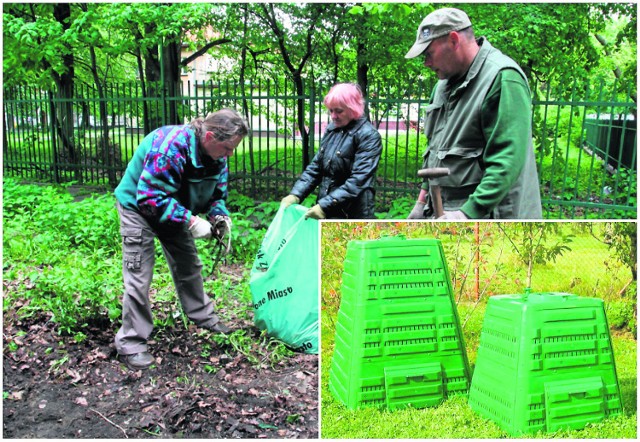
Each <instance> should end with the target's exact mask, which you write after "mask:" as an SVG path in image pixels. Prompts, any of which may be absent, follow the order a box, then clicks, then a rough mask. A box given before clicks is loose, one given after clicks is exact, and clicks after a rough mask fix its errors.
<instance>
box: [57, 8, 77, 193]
mask: <svg viewBox="0 0 640 442" xmlns="http://www.w3.org/2000/svg"><path fill="white" fill-rule="evenodd" d="M53 16H54V18H55V19H56V21H57V22H58V23H60V24H61V25H62V28H63V29H64V30H65V31H67V30H68V29H69V23H70V19H71V5H70V4H69V3H56V4H55V5H54V7H53ZM62 60H63V63H64V66H65V71H64V72H63V73H61V74H54V81H55V83H56V86H57V98H58V99H59V102H58V103H57V104H56V114H55V117H56V120H57V121H56V124H55V126H54V127H55V128H56V131H57V136H58V141H59V144H60V146H62V151H61V152H60V154H61V158H59V159H58V158H57V159H56V161H58V160H63V162H65V163H67V164H68V165H69V166H70V167H71V168H72V169H73V170H74V179H75V180H77V181H82V174H81V170H80V155H79V154H78V150H77V147H76V145H75V140H74V134H73V129H74V124H73V85H74V80H75V73H74V56H73V52H72V51H70V52H69V53H68V54H64V55H62Z"/></svg>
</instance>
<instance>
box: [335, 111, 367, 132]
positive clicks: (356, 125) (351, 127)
mask: <svg viewBox="0 0 640 442" xmlns="http://www.w3.org/2000/svg"><path fill="white" fill-rule="evenodd" d="M366 122H367V117H366V116H364V115H363V116H361V117H360V118H358V119H357V120H351V121H350V122H349V123H348V124H347V125H346V126H342V127H336V125H335V124H334V122H333V121H332V122H331V123H329V125H328V126H327V132H334V131H335V132H338V131H341V132H355V131H357V130H358V129H360V127H361V126H362V125H363V124H364V123H366Z"/></svg>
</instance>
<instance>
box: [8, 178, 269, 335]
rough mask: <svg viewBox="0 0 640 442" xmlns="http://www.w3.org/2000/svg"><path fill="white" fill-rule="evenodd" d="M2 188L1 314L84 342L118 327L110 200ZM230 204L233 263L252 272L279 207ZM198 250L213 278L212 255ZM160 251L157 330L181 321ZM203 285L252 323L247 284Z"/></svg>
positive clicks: (47, 189) (52, 189)
mask: <svg viewBox="0 0 640 442" xmlns="http://www.w3.org/2000/svg"><path fill="white" fill-rule="evenodd" d="M3 187H4V188H3V191H4V195H3V197H4V198H3V199H4V217H3V233H4V234H3V254H4V256H3V257H4V263H3V264H4V267H3V272H4V280H5V281H6V282H7V284H8V286H7V287H8V288H7V289H6V290H5V298H4V300H5V302H4V303H3V309H4V311H5V312H7V311H9V310H12V311H15V312H16V313H17V314H18V316H19V317H23V318H24V317H31V316H34V317H35V316H42V315H45V316H47V317H49V319H50V320H51V321H53V322H55V323H56V324H57V325H58V330H59V331H60V332H61V333H67V334H72V335H74V337H75V339H77V340H79V341H82V340H83V339H84V335H83V333H82V329H83V327H85V326H86V325H87V324H91V323H96V322H114V323H117V322H118V321H119V320H120V317H121V304H120V297H121V293H122V273H121V272H122V251H121V245H120V241H121V239H120V233H119V221H118V215H117V211H116V209H115V199H114V197H113V195H112V194H111V193H107V194H102V195H83V196H82V198H81V199H79V198H75V199H74V196H73V195H72V194H71V192H69V189H66V188H64V187H60V186H39V185H33V184H21V183H19V182H18V181H16V180H13V179H10V178H5V179H4V182H3ZM74 192H75V189H74ZM231 198H232V199H234V200H235V205H233V204H230V205H231V206H232V209H233V210H236V211H237V212H235V220H236V223H235V233H234V242H233V244H234V249H233V252H232V254H231V256H230V257H229V258H228V260H229V261H230V262H235V263H238V264H241V265H245V266H249V267H250V266H251V265H252V263H253V259H254V257H255V254H256V253H257V250H258V247H259V246H260V243H261V241H262V237H263V235H264V232H265V231H266V227H267V226H268V224H269V223H270V222H271V219H272V218H273V215H274V214H275V211H276V210H277V207H278V204H277V203H264V204H260V205H256V204H255V203H254V202H253V200H250V199H248V198H246V197H243V196H241V195H238V194H235V193H233V194H232V196H231ZM77 199H79V200H77ZM247 218H250V220H249V219H247ZM200 244H202V243H199V251H200V255H201V259H202V260H203V262H204V263H205V271H207V272H208V271H209V270H210V269H211V267H210V266H211V264H209V263H211V262H212V261H211V258H212V256H211V254H210V253H211V251H210V248H207V247H202V246H200ZM156 252H157V258H158V259H157V260H156V262H157V266H156V271H155V275H154V281H153V283H152V286H153V289H154V291H155V292H156V295H155V302H156V303H157V306H158V307H159V311H158V312H157V314H156V320H157V323H158V325H169V324H173V323H174V321H175V319H177V318H180V317H181V316H180V314H178V316H175V315H174V313H173V312H174V311H179V309H175V308H174V306H175V305H176V303H177V299H176V295H175V293H174V288H173V282H172V280H171V276H170V273H169V269H168V266H167V265H166V262H165V260H164V259H163V258H161V256H162V252H161V250H160V248H159V247H157V248H156ZM246 273H247V274H248V271H247V272H246ZM205 276H207V275H205ZM245 277H247V275H243V278H245ZM205 284H206V285H207V288H209V289H211V291H212V292H214V293H217V294H219V296H217V299H218V301H219V302H227V303H229V305H231V306H234V307H233V308H230V309H229V312H230V314H236V316H247V309H248V308H249V307H248V306H250V305H251V303H250V298H251V294H250V292H249V289H248V284H244V283H242V284H238V283H237V281H236V282H235V283H234V282H233V280H231V279H229V278H220V277H219V278H217V279H216V280H214V281H212V282H206V283H205ZM209 285H210V286H209ZM239 309H240V311H238V310H239ZM247 319H249V318H247Z"/></svg>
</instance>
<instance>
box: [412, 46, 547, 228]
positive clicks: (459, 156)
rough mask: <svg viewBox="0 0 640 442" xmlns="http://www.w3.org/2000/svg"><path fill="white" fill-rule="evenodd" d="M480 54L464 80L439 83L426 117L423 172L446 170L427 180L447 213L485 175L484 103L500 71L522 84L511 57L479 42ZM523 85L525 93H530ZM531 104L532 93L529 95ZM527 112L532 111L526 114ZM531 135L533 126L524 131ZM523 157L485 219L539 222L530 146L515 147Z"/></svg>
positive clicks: (461, 204) (453, 208) (537, 187)
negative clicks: (511, 74) (512, 179)
mask: <svg viewBox="0 0 640 442" xmlns="http://www.w3.org/2000/svg"><path fill="white" fill-rule="evenodd" d="M479 44H480V45H481V46H480V51H479V52H478V54H477V55H476V57H475V59H474V61H473V63H472V64H471V66H470V68H469V71H468V73H467V75H466V77H465V78H464V80H463V81H462V82H461V83H460V84H459V85H457V87H456V86H453V87H452V88H453V90H451V91H448V90H447V89H448V88H449V87H450V86H449V81H448V80H441V81H440V82H438V84H437V86H436V89H435V91H434V94H433V99H432V102H431V104H430V105H429V106H428V107H427V110H426V116H425V135H426V137H427V139H428V142H429V148H428V150H427V152H426V153H425V158H424V164H423V167H425V168H427V167H428V168H432V167H445V168H449V169H450V175H449V176H446V177H443V178H433V179H430V180H429V183H430V184H432V185H439V186H441V193H442V199H443V203H444V208H445V210H448V211H452V210H459V209H460V208H461V207H462V206H463V204H464V203H465V202H466V201H467V200H468V199H469V197H470V196H471V195H472V194H473V193H474V192H475V191H476V188H477V187H478V185H479V184H480V182H481V181H482V179H483V177H484V175H485V168H484V163H483V154H484V151H485V147H486V143H487V140H486V139H485V135H484V132H483V125H482V122H483V111H482V107H483V103H484V101H485V97H486V96H487V93H488V92H489V90H490V89H491V87H492V85H493V84H494V81H495V79H496V77H497V76H498V74H499V73H500V72H501V71H502V70H504V69H514V70H516V71H517V72H518V73H519V74H520V75H521V76H522V78H523V79H524V81H525V84H526V76H525V74H524V72H522V69H520V67H519V66H518V65H517V64H516V63H515V62H514V61H513V60H512V59H511V58H509V57H507V56H506V55H504V54H503V53H502V52H500V51H499V50H497V49H495V48H494V47H493V46H491V45H490V44H489V42H488V41H487V40H486V39H484V38H482V39H480V40H479ZM528 90H529V89H528V86H527V91H528ZM528 99H529V102H530V92H529V98H528ZM527 111H530V110H527ZM525 129H526V130H528V131H529V134H530V131H531V127H530V125H529V127H527V128H525ZM512 148H514V149H518V150H521V152H518V155H519V154H520V153H521V154H522V155H523V156H524V157H525V161H524V167H523V169H522V171H521V172H520V174H519V176H518V177H517V179H516V180H515V182H514V183H512V184H511V186H509V183H505V184H504V185H505V188H504V192H503V193H504V197H503V198H502V199H501V200H500V201H499V202H497V205H495V207H491V208H489V209H488V210H489V213H487V214H486V217H487V218H493V219H540V218H542V207H541V203H540V185H539V181H538V174H537V171H536V164H535V156H534V153H533V141H532V138H531V136H530V135H529V137H528V145H522V146H521V147H520V146H513V147H512Z"/></svg>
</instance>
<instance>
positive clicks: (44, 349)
mask: <svg viewBox="0 0 640 442" xmlns="http://www.w3.org/2000/svg"><path fill="white" fill-rule="evenodd" d="M9 314H10V313H9ZM231 325H232V326H234V328H236V329H237V328H238V327H241V328H243V329H245V330H247V336H249V337H251V338H253V339H252V341H253V342H256V343H259V342H260V341H261V340H260V339H259V338H260V336H259V331H258V330H257V329H255V328H254V327H253V326H252V325H250V324H231ZM109 327H110V326H109V325H107V324H103V325H99V324H97V325H94V326H92V327H89V328H87V329H86V330H83V333H84V334H85V335H86V338H85V339H84V340H82V342H76V340H74V339H73V338H72V337H63V336H59V335H58V334H57V333H56V332H55V330H54V327H53V325H52V324H51V323H47V322H46V319H42V318H41V319H39V320H35V319H31V320H30V321H28V322H27V321H19V320H17V319H15V318H11V317H9V318H7V313H5V318H4V324H3V341H4V342H3V384H4V385H3V392H4V397H3V437H4V438H42V439H59V438H125V437H128V438H154V437H160V438H177V437H180V438H304V439H315V438H317V437H318V357H317V356H316V355H304V354H295V356H293V357H289V358H285V359H283V360H280V361H279V362H273V361H275V360H276V359H275V357H274V356H275V355H273V354H269V349H258V350H259V351H257V352H256V353H255V354H260V355H261V358H262V360H261V361H258V362H255V361H250V360H249V359H248V357H247V356H245V355H244V354H242V353H240V352H239V351H238V350H237V348H236V347H235V346H233V345H231V344H230V343H229V342H228V341H227V342H222V343H220V342H219V341H221V340H220V339H217V340H216V339H215V336H213V335H211V334H210V333H209V332H203V331H202V330H200V329H197V328H196V327H195V326H190V327H189V328H188V329H185V328H184V326H183V325H177V326H175V327H172V328H167V329H163V330H161V331H160V332H158V333H157V334H156V335H155V336H154V337H153V341H152V342H151V343H150V344H151V351H152V353H153V354H154V356H155V357H156V362H157V363H156V365H155V367H153V368H151V369H150V370H146V371H138V372H135V371H130V370H128V369H127V368H126V367H125V366H124V364H122V363H120V362H119V361H118V360H117V359H116V352H115V349H114V347H113V335H114V330H111V329H110V328H109ZM256 345H258V344H256ZM252 354H254V353H253V352H252ZM249 357H251V355H250V356H249Z"/></svg>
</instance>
